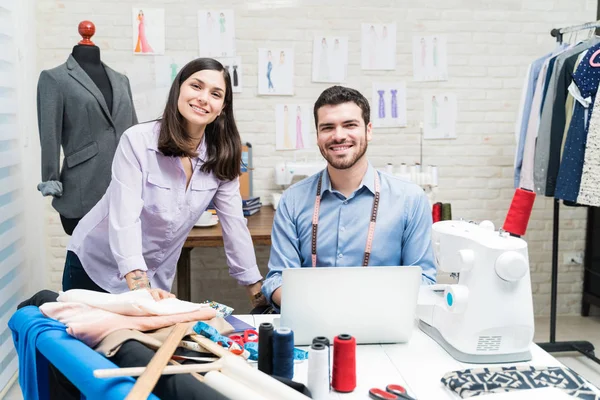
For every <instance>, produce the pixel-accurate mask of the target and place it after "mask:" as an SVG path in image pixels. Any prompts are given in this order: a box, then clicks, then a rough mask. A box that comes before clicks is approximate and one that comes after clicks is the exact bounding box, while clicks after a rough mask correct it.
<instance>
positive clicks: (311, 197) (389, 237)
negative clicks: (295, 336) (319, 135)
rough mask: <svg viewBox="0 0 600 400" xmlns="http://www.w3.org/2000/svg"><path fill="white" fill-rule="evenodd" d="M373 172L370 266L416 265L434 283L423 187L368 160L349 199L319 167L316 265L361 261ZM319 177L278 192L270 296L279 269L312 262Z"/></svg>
mask: <svg viewBox="0 0 600 400" xmlns="http://www.w3.org/2000/svg"><path fill="white" fill-rule="evenodd" d="M375 173H378V174H379V177H380V180H381V196H380V201H379V212H378V215H377V224H376V226H375V233H374V239H373V247H372V250H371V257H370V260H369V265H374V266H385V265H390V266H394V265H395V266H399V265H418V266H420V267H421V269H422V270H423V276H422V281H423V283H425V284H431V283H434V282H435V279H436V267H435V264H434V260H433V250H432V245H431V225H432V218H431V208H430V206H429V201H428V200H427V197H426V196H425V193H424V192H423V189H421V188H420V187H419V186H417V185H415V184H414V183H410V182H407V181H404V180H402V179H400V178H398V177H395V176H392V175H388V174H386V173H382V172H378V171H376V170H375V168H373V166H372V165H371V164H369V167H368V169H367V172H366V174H365V176H364V178H363V181H362V184H361V185H360V187H359V188H358V189H357V190H356V191H355V192H354V193H352V194H351V195H350V196H349V197H348V198H346V197H345V196H344V195H343V194H341V193H340V192H338V191H335V190H333V189H332V188H331V182H330V180H329V175H328V174H327V170H325V171H324V172H323V184H322V188H321V191H322V196H321V209H320V215H319V227H318V233H317V266H318V267H338V266H339V267H357V266H362V263H363V255H364V251H365V245H366V243H367V234H368V230H369V220H370V217H371V208H372V205H373V197H374V192H375V181H374V179H375V175H374V174H375ZM319 176H320V174H316V175H313V176H312V177H310V178H307V179H304V180H303V181H301V182H298V183H297V184H295V185H293V186H291V187H290V188H289V189H288V190H286V191H285V192H284V193H283V195H282V196H281V199H280V201H279V205H278V206H277V211H276V213H275V219H274V221H273V231H272V234H271V255H270V258H269V273H268V274H267V278H266V279H265V282H264V283H263V287H262V291H263V294H264V295H265V297H266V298H267V299H269V300H270V299H271V295H272V294H273V292H274V291H275V289H277V288H278V287H279V286H281V271H282V270H284V269H285V268H297V267H308V268H310V267H312V259H311V240H312V214H313V207H314V202H315V197H316V193H317V184H318V180H319ZM307 290H308V289H307Z"/></svg>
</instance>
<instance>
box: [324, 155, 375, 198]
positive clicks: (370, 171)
mask: <svg viewBox="0 0 600 400" xmlns="http://www.w3.org/2000/svg"><path fill="white" fill-rule="evenodd" d="M375 173H376V171H375V168H373V165H371V163H370V162H369V163H368V166H367V172H366V173H365V176H363V179H362V182H361V183H360V186H359V187H358V188H357V189H356V190H355V191H354V193H356V192H358V191H359V190H360V189H362V187H363V186H364V187H366V188H367V189H369V190H370V191H371V193H373V194H375ZM326 192H333V188H332V187H331V179H330V178H329V171H328V170H327V168H325V170H323V183H322V185H321V194H324V193H326Z"/></svg>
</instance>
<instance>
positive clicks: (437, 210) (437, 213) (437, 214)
mask: <svg viewBox="0 0 600 400" xmlns="http://www.w3.org/2000/svg"><path fill="white" fill-rule="evenodd" d="M431 217H432V219H433V223H434V224H435V223H436V222H439V221H441V220H442V203H435V204H434V205H433V208H432V210H431Z"/></svg>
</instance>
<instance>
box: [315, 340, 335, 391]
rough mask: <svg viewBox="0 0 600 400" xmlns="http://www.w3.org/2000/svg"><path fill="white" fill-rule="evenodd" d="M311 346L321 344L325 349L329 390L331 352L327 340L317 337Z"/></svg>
mask: <svg viewBox="0 0 600 400" xmlns="http://www.w3.org/2000/svg"><path fill="white" fill-rule="evenodd" d="M312 342H313V344H315V343H321V344H323V345H325V347H327V371H328V372H327V373H328V376H329V388H330V389H331V351H329V339H327V338H326V337H325V336H317V337H315V338H314V339H313V341H312Z"/></svg>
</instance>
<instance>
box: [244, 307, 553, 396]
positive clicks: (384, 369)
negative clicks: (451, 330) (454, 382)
mask: <svg viewBox="0 0 600 400" xmlns="http://www.w3.org/2000/svg"><path fill="white" fill-rule="evenodd" d="M236 317H237V318H239V319H241V320H243V321H244V322H246V323H248V324H250V325H252V326H255V327H256V328H257V330H258V326H259V325H260V324H261V323H262V322H273V320H274V319H275V318H277V317H278V316H277V315H236ZM340 333H350V334H352V332H340ZM332 349H333V346H332V347H331V350H332ZM531 353H532V359H531V361H529V362H526V363H512V364H487V365H486V364H465V363H462V362H460V361H456V360H455V359H454V358H452V357H451V356H450V355H449V354H448V353H447V352H446V351H445V350H444V349H443V348H442V347H440V345H438V344H437V342H435V341H434V340H433V339H431V338H430V337H429V336H427V335H426V334H425V333H424V332H422V331H421V330H420V329H419V328H418V327H417V324H416V321H415V327H414V332H413V335H412V338H411V339H410V341H409V342H408V343H402V344H384V345H359V346H357V349H356V383H357V386H356V389H355V390H354V391H353V392H352V393H345V394H342V393H337V392H334V391H331V392H330V396H329V398H330V399H343V400H354V399H355V400H359V399H360V400H363V399H370V397H369V393H368V391H369V389H371V388H380V389H384V390H385V387H386V386H387V385H389V384H399V385H402V386H404V387H405V388H406V389H407V390H408V392H409V394H410V395H411V396H413V397H415V398H416V399H417V400H443V399H460V396H458V394H456V393H454V392H452V391H450V390H449V389H447V388H446V387H445V386H444V385H443V384H442V382H441V381H440V379H441V378H442V376H444V375H445V374H446V373H447V372H450V371H456V370H462V369H466V368H483V367H488V366H489V367H499V366H515V365H532V366H536V367H555V366H563V365H562V364H561V363H560V362H559V361H558V360H557V359H556V358H554V357H552V356H551V355H550V354H548V353H547V352H545V351H544V350H542V349H541V348H540V347H539V346H537V345H536V344H532V345H531ZM307 369H308V362H306V361H304V362H301V363H296V364H295V365H294V380H295V381H297V382H301V383H303V384H306V378H307ZM531 392H532V393H531V394H533V392H535V391H531ZM484 397H485V398H486V399H487V398H490V400H492V399H493V398H494V397H496V396H495V395H492V396H484ZM529 398H535V397H533V396H532V397H529ZM546 398H550V397H546ZM557 398H561V399H562V398H563V397H562V396H560V397H557Z"/></svg>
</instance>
